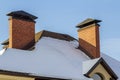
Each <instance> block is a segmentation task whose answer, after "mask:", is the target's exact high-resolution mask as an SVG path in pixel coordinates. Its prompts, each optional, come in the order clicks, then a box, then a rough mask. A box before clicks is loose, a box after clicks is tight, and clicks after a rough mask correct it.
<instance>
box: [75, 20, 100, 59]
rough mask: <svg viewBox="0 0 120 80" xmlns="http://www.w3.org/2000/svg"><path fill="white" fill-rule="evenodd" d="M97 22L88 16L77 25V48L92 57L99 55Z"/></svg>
mask: <svg viewBox="0 0 120 80" xmlns="http://www.w3.org/2000/svg"><path fill="white" fill-rule="evenodd" d="M99 22H101V21H100V20H96V19H91V18H88V19H86V20H85V21H83V22H81V23H80V24H78V25H77V28H79V29H78V37H79V48H80V49H81V50H82V51H83V52H85V53H86V54H87V55H88V56H89V57H90V58H92V59H94V58H98V57H100V40H99V26H100V25H99V24H98V23H99Z"/></svg>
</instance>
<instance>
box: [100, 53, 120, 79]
mask: <svg viewBox="0 0 120 80" xmlns="http://www.w3.org/2000/svg"><path fill="white" fill-rule="evenodd" d="M101 56H102V57H103V59H104V60H105V61H106V62H107V63H108V64H109V66H110V67H111V68H112V70H113V71H114V72H115V73H116V74H117V76H118V77H119V78H118V80H120V74H119V73H120V62H119V61H118V60H116V59H114V58H112V57H110V56H108V55H106V54H101Z"/></svg>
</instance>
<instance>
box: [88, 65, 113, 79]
mask: <svg viewBox="0 0 120 80" xmlns="http://www.w3.org/2000/svg"><path fill="white" fill-rule="evenodd" d="M95 73H100V74H102V75H103V78H104V80H110V78H111V76H110V74H109V73H108V72H107V71H106V69H105V68H104V67H103V66H102V65H101V64H99V65H98V66H97V67H96V68H95V69H94V70H93V72H92V73H91V74H90V75H89V76H90V77H92V76H93V75H94V74H95Z"/></svg>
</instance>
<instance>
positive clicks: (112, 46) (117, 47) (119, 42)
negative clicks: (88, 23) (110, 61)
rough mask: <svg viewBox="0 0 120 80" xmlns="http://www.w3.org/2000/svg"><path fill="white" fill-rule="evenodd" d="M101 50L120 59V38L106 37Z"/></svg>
mask: <svg viewBox="0 0 120 80" xmlns="http://www.w3.org/2000/svg"><path fill="white" fill-rule="evenodd" d="M101 51H102V52H103V53H106V54H107V55H109V56H111V57H114V58H116V59H117V60H118V59H119V60H120V38H113V39H106V40H104V41H102V42H101Z"/></svg>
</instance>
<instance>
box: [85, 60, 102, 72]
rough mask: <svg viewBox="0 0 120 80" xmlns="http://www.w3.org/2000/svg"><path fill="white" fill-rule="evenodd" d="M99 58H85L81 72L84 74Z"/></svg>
mask: <svg viewBox="0 0 120 80" xmlns="http://www.w3.org/2000/svg"><path fill="white" fill-rule="evenodd" d="M99 59H100V58H96V59H92V60H87V61H84V62H83V74H86V73H87V72H88V71H89V70H90V69H91V68H92V67H93V66H94V65H95V64H96V63H97V62H98V60H99Z"/></svg>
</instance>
